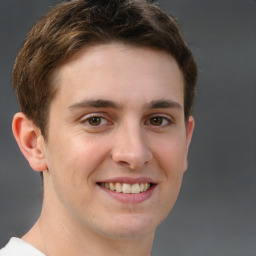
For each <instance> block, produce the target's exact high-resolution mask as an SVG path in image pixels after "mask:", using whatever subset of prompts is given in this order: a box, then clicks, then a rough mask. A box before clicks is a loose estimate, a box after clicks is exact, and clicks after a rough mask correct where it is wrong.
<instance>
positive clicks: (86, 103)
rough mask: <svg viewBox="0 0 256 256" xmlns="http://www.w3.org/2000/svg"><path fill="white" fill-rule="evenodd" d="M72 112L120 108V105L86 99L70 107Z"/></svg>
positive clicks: (101, 100) (112, 102)
mask: <svg viewBox="0 0 256 256" xmlns="http://www.w3.org/2000/svg"><path fill="white" fill-rule="evenodd" d="M68 108H69V109H70V110H73V109H79V108H120V106H119V104H118V103H116V102H114V101H111V100H103V99H97V100H93V99H86V100H83V101H81V102H78V103H75V104H73V105H71V106H69V107H68Z"/></svg>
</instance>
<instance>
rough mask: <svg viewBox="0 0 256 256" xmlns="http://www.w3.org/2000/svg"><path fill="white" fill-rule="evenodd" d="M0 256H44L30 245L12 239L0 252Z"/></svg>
mask: <svg viewBox="0 0 256 256" xmlns="http://www.w3.org/2000/svg"><path fill="white" fill-rule="evenodd" d="M0 256H46V255H45V254H43V253H42V252H40V251H38V250H37V249H36V248H35V247H33V246H32V245H31V244H29V243H27V242H25V241H23V240H21V239H20V238H16V237H13V238H11V239H10V241H9V243H8V244H7V245H6V246H5V247H4V248H3V249H1V250H0Z"/></svg>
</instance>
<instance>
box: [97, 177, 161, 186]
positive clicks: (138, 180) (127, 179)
mask: <svg viewBox="0 0 256 256" xmlns="http://www.w3.org/2000/svg"><path fill="white" fill-rule="evenodd" d="M99 182H105V183H110V182H112V183H117V182H119V183H127V184H136V183H153V184H156V183H157V182H156V181H154V180H153V179H152V178H149V177H138V178H132V177H114V178H110V179H105V180H101V181H99Z"/></svg>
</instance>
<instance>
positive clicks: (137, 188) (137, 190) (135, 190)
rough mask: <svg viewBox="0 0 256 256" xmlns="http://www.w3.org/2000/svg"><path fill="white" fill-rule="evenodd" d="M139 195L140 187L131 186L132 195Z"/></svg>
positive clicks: (137, 185) (136, 185)
mask: <svg viewBox="0 0 256 256" xmlns="http://www.w3.org/2000/svg"><path fill="white" fill-rule="evenodd" d="M138 193H140V185H139V184H138V183H136V184H133V185H132V194H138Z"/></svg>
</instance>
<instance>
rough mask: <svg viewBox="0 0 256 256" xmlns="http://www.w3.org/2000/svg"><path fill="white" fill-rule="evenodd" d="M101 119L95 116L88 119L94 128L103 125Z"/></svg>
mask: <svg viewBox="0 0 256 256" xmlns="http://www.w3.org/2000/svg"><path fill="white" fill-rule="evenodd" d="M101 119H102V118H101V117H98V116H94V117H91V118H89V119H88V123H89V124H90V125H92V126H98V125H100V124H101V121H102V120H101Z"/></svg>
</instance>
